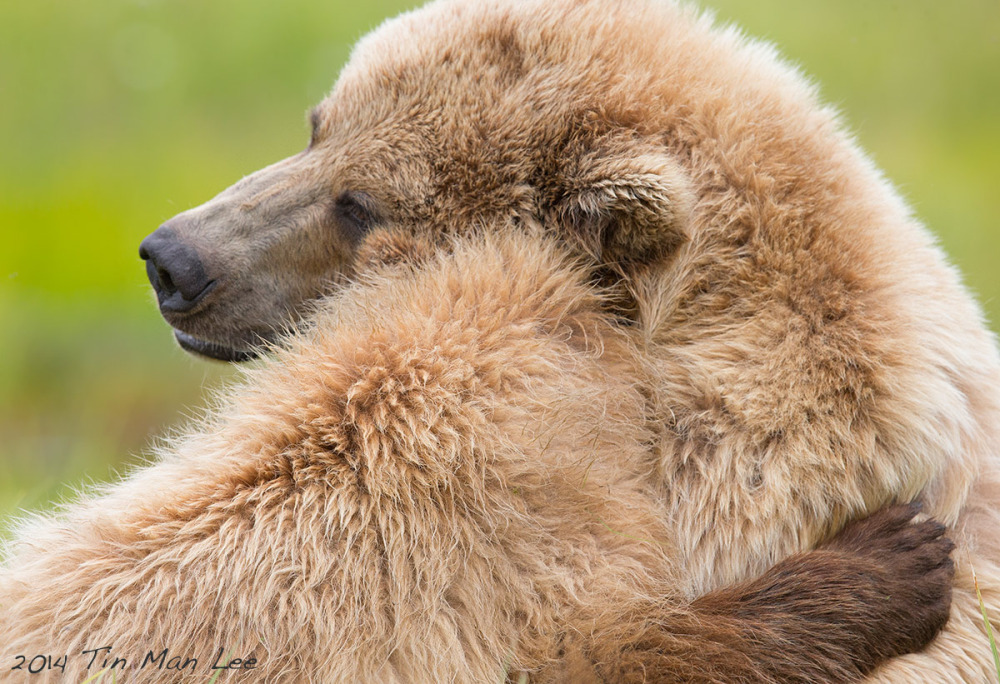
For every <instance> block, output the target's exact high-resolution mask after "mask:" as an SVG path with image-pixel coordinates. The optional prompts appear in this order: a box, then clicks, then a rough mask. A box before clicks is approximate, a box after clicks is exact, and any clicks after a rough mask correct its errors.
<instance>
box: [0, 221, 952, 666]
mask: <svg viewBox="0 0 1000 684" xmlns="http://www.w3.org/2000/svg"><path fill="white" fill-rule="evenodd" d="M510 232H511V235H509V236H508V237H506V238H503V239H499V240H496V239H487V240H485V241H482V240H472V241H471V242H463V243H460V244H458V245H457V246H456V248H455V250H454V252H452V253H451V254H450V255H446V256H442V257H439V258H435V259H431V260H429V261H428V262H426V263H424V264H423V265H422V266H420V267H417V268H410V267H400V268H395V269H390V270H385V271H383V273H382V275H380V276H378V277H375V278H372V279H371V280H370V282H368V283H367V284H360V285H356V286H354V287H352V288H350V289H348V290H347V291H345V292H344V293H342V295H341V296H339V297H337V298H335V299H333V300H331V301H329V302H327V303H326V304H325V306H324V309H323V311H322V312H321V313H320V314H319V315H318V317H317V319H316V321H315V327H314V330H313V331H312V332H311V333H309V334H306V335H302V336H299V337H297V338H294V339H292V340H290V341H289V345H288V346H289V348H288V349H286V350H283V351H280V352H278V355H277V359H275V360H274V361H273V362H271V363H269V364H268V365H265V366H264V367H262V368H259V369H257V370H254V371H252V372H251V373H250V375H249V377H248V379H247V381H246V382H245V384H244V386H243V387H242V389H240V390H239V391H238V392H236V393H235V396H231V397H230V398H229V399H228V404H227V405H226V406H225V407H223V408H221V409H220V410H219V411H218V412H217V413H215V414H214V415H212V416H211V417H210V418H208V419H207V420H206V421H205V422H204V424H203V425H201V426H200V427H199V428H198V429H196V430H195V431H193V432H191V433H190V434H188V435H186V436H184V437H182V438H180V439H178V440H177V442H176V444H175V445H174V446H172V447H170V448H168V449H165V450H164V451H163V452H162V453H161V455H160V459H159V461H158V462H157V463H155V464H153V465H151V466H149V467H146V468H142V469H140V470H138V471H137V472H135V473H133V474H132V476H131V477H129V478H127V479H126V480H125V481H124V482H121V483H119V484H116V485H113V486H111V487H110V488H108V490H107V491H105V492H104V493H103V494H102V495H100V496H98V497H94V498H90V499H86V500H83V501H82V502H80V503H78V504H75V505H73V506H71V507H69V508H68V510H66V511H64V512H63V513H62V514H61V515H60V516H58V517H56V518H53V519H43V518H39V519H36V520H35V521H32V522H28V523H26V524H25V525H24V526H23V527H22V529H21V530H20V533H19V535H18V541H17V542H16V544H15V545H14V546H13V548H11V549H8V555H9V558H8V566H7V567H6V568H5V569H4V570H3V571H2V572H0V595H2V596H3V601H2V602H0V644H2V645H3V658H4V663H3V664H4V668H5V670H6V668H7V667H9V666H10V665H9V664H8V662H7V660H8V659H9V658H10V657H11V656H12V655H13V654H18V653H19V654H28V658H29V659H30V657H31V655H33V654H36V653H53V652H54V653H67V654H70V656H69V660H68V663H67V670H66V672H61V671H47V672H45V673H43V675H42V676H36V677H35V678H33V679H32V681H35V679H45V675H48V677H49V679H51V680H54V681H82V680H83V679H84V678H85V677H87V676H90V675H93V674H95V673H96V672H97V671H98V670H99V669H102V667H104V666H106V665H105V662H106V663H107V665H111V664H112V663H113V662H114V658H116V657H120V658H124V659H126V660H127V661H128V663H129V665H130V666H132V667H135V666H137V665H140V664H142V662H143V661H145V660H146V654H147V652H150V651H151V652H152V653H153V655H154V656H157V655H159V654H160V653H161V652H162V650H163V649H169V654H168V656H167V657H165V658H164V659H163V661H169V659H170V658H171V657H179V658H180V661H181V662H183V661H186V660H187V659H188V658H197V659H198V664H197V666H194V667H193V669H191V668H188V669H184V670H183V671H182V672H177V671H171V670H161V669H158V668H157V667H156V663H148V662H147V664H146V667H145V668H143V669H138V670H136V671H134V672H131V673H129V671H128V669H127V668H126V667H125V666H124V665H121V664H119V665H118V666H116V668H115V669H116V672H120V673H122V674H125V675H126V677H127V679H126V681H164V680H168V679H169V681H191V682H195V681H205V680H206V679H207V678H208V670H207V668H208V665H209V664H210V663H212V662H213V660H214V659H215V658H216V657H217V654H216V651H217V649H219V648H222V649H224V650H225V651H226V653H227V655H229V656H236V657H240V658H242V659H243V660H246V659H248V658H249V657H253V658H255V660H256V663H257V667H256V668H255V669H254V670H252V671H243V672H241V674H242V675H243V676H244V677H245V678H246V679H247V680H253V681H268V682H275V681H288V682H302V681H310V682H387V683H388V682H399V683H404V682H408V683H409V682H470V683H472V682H498V681H502V680H503V679H504V675H505V673H511V674H513V673H516V672H517V671H519V670H522V669H523V670H530V671H532V672H533V673H534V674H533V678H532V681H536V682H545V681H560V682H586V681H605V682H641V681H684V682H704V683H706V684H707V683H708V682H729V683H732V684H737V683H740V682H752V683H761V684H763V683H766V682H830V683H831V684H832V683H835V682H847V681H854V680H856V679H857V678H858V676H859V675H860V674H862V673H865V672H868V671H870V669H871V668H872V667H873V666H874V665H875V664H876V663H878V662H879V661H881V660H882V659H884V658H886V657H889V656H893V655H897V654H900V653H904V652H907V651H910V650H914V649H916V648H919V647H920V646H922V645H923V644H925V643H926V642H927V640H928V639H930V637H931V636H933V634H934V633H935V631H936V630H937V628H939V627H940V625H941V624H942V623H943V621H944V619H946V617H947V615H948V607H949V602H948V598H949V594H950V578H951V570H952V568H951V562H950V560H949V558H948V552H949V551H950V549H951V544H950V542H948V541H946V540H943V539H941V538H940V536H941V533H942V531H943V529H944V528H943V527H942V526H941V525H938V524H936V523H929V522H928V523H921V524H907V523H908V521H909V519H910V518H911V517H912V516H913V514H914V512H915V511H914V509H912V508H907V507H897V508H895V509H890V510H889V511H888V512H887V513H884V514H879V515H877V516H875V517H873V518H871V519H869V520H866V521H863V522H862V523H860V524H855V525H854V526H853V527H851V528H849V529H848V532H847V533H845V534H842V535H840V536H839V537H837V538H836V539H835V540H834V541H833V542H832V543H831V544H829V545H827V546H825V547H824V548H823V549H822V550H821V551H817V552H813V553H810V554H805V555H801V556H797V557H793V558H791V559H789V560H787V561H784V562H782V563H779V564H778V565H777V566H776V567H775V568H772V569H770V570H769V571H768V572H766V573H765V574H764V576H763V577H762V578H760V579H759V580H756V581H753V582H746V583H743V584H738V585H735V586H733V587H728V588H726V589H725V590H723V591H718V592H713V593H709V594H706V595H705V596H703V597H701V598H699V599H698V600H697V601H695V602H694V603H693V604H690V605H686V603H687V602H686V601H685V600H684V598H683V596H682V595H681V592H679V591H678V590H677V587H678V586H684V585H685V584H686V583H687V579H686V578H687V576H688V571H687V570H686V569H685V568H684V567H683V566H682V565H679V564H677V563H676V561H677V559H678V558H679V554H678V547H677V544H678V542H680V543H683V542H684V541H685V536H686V534H687V533H686V530H684V529H678V528H674V527H673V526H672V525H671V524H670V522H669V521H670V516H669V512H668V510H669V503H670V502H669V500H668V499H665V498H664V497H663V496H662V494H661V493H660V482H659V480H660V477H659V474H658V472H657V467H658V463H657V461H656V459H654V458H651V454H650V444H651V443H652V442H653V441H654V440H655V439H656V438H657V437H656V435H655V434H654V433H653V432H652V431H651V430H650V426H649V424H647V422H646V420H645V419H644V416H645V414H646V412H647V411H648V406H647V402H648V399H647V397H646V396H645V395H644V392H643V389H644V387H645V386H646V383H645V381H644V380H645V375H644V370H643V366H642V360H643V358H644V356H645V353H644V352H643V351H642V350H641V347H639V346H637V344H636V342H637V340H636V339H635V336H634V335H633V332H634V331H630V330H622V329H620V328H619V327H618V326H617V325H616V324H615V323H613V322H612V321H610V320H609V319H608V316H607V314H606V312H605V302H603V301H601V299H600V298H599V297H598V296H597V295H596V294H595V291H594V288H593V286H592V285H590V284H588V283H587V280H588V279H589V269H588V268H586V267H584V266H582V265H581V264H580V263H579V262H577V263H573V262H571V261H570V260H568V259H567V258H566V256H565V252H564V250H562V249H561V248H558V247H556V246H555V245H554V243H553V242H552V241H551V240H550V239H543V240H539V239H529V238H524V237H518V236H517V235H516V233H515V232H514V231H510ZM104 646H108V647H111V651H110V652H101V653H99V654H98V657H97V659H96V661H95V662H96V663H97V665H92V664H91V662H90V659H89V656H87V655H81V653H82V652H84V651H87V650H90V649H97V648H100V647H104ZM161 664H163V663H162V662H161ZM591 664H592V665H591ZM87 665H91V667H90V669H89V670H86V669H85V668H86V667H87ZM5 676H6V677H9V678H10V679H11V681H21V680H22V679H23V678H24V677H25V676H27V675H26V674H25V673H24V671H23V670H22V671H21V672H11V671H6V672H5Z"/></svg>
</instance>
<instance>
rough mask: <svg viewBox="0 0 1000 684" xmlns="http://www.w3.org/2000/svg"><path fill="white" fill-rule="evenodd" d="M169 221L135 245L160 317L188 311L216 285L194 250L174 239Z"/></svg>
mask: <svg viewBox="0 0 1000 684" xmlns="http://www.w3.org/2000/svg"><path fill="white" fill-rule="evenodd" d="M174 220H176V219H174ZM172 222H173V220H171V221H168V222H167V223H164V224H163V225H162V226H160V227H159V228H158V229H156V230H155V231H154V232H153V233H151V234H150V235H149V236H147V237H146V239H145V240H143V241H142V244H140V245H139V257H140V258H142V259H143V260H144V261H145V262H146V275H147V276H148V277H149V282H150V283H151V284H152V286H153V289H154V290H155V291H156V299H157V302H158V303H159V305H160V311H161V312H163V313H164V314H167V313H186V312H188V311H190V310H191V309H193V308H194V307H195V306H196V305H197V304H198V303H199V302H201V301H202V300H204V298H205V296H206V295H207V294H208V293H209V292H210V291H211V290H212V289H213V287H214V285H215V283H216V281H215V280H214V279H212V278H210V277H209V276H208V274H206V273H205V267H204V265H203V264H202V261H201V257H200V256H199V255H198V252H197V251H196V250H195V248H194V247H192V246H191V245H189V244H187V243H186V242H184V241H183V240H182V239H180V238H179V237H178V235H177V233H176V231H175V230H174V229H173V227H172V226H171V223H172Z"/></svg>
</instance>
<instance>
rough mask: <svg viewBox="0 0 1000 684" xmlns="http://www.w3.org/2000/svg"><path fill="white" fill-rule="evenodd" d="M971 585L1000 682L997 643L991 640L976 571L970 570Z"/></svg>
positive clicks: (991, 630)
mask: <svg viewBox="0 0 1000 684" xmlns="http://www.w3.org/2000/svg"><path fill="white" fill-rule="evenodd" d="M972 583H973V584H974V585H975V587H976V598H977V599H979V610H981V611H982V613H983V624H985V625H986V636H988V637H989V639H990V648H991V649H992V650H993V665H994V666H995V667H996V670H997V678H998V680H1000V654H998V653H997V642H996V639H994V638H993V626H992V625H991V624H990V617H989V615H987V613H986V604H985V603H984V602H983V595H982V594H981V593H979V578H977V577H976V569H975V568H973V569H972Z"/></svg>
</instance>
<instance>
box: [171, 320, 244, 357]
mask: <svg viewBox="0 0 1000 684" xmlns="http://www.w3.org/2000/svg"><path fill="white" fill-rule="evenodd" d="M174 339H176V340H177V344H179V345H181V349H183V350H184V351H186V352H189V353H191V354H195V355H197V356H203V357H205V358H206V359H214V360H216V361H232V362H236V363H240V362H243V361H250V360H252V359H255V358H257V356H259V355H260V352H259V351H258V350H256V349H234V348H232V347H227V346H226V345H224V344H219V343H217V342H209V341H208V340H201V339H198V338H197V337H194V336H192V335H189V334H187V333H186V332H182V331H180V330H178V329H177V328H174Z"/></svg>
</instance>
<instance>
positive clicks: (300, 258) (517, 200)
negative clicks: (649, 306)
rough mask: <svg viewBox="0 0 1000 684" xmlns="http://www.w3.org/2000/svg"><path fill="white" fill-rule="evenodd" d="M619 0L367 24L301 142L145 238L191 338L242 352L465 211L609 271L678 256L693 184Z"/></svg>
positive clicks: (453, 5)
mask: <svg viewBox="0 0 1000 684" xmlns="http://www.w3.org/2000/svg"><path fill="white" fill-rule="evenodd" d="M625 4H628V3H618V2H602V1H601V0H598V1H597V2H590V3H579V2H569V1H568V0H566V1H565V2H562V1H560V2H548V1H547V0H546V1H544V2H543V1H541V0H539V1H538V2H513V1H510V2H506V1H499V2H481V3H479V2H477V3H467V2H461V1H458V0H443V1H441V2H438V3H435V4H433V5H430V6H428V7H426V8H424V9H422V10H419V11H416V12H412V13H410V14H406V15H403V16H401V17H399V18H397V19H394V20H392V21H390V22H387V23H386V24H384V25H383V26H382V27H381V28H379V29H378V30H377V31H375V32H374V33H373V34H371V35H369V36H368V37H366V38H365V39H363V40H362V41H361V43H360V44H359V45H358V46H357V48H356V49H355V51H354V54H353V56H352V58H351V61H350V63H349V64H348V66H347V67H346V68H345V70H344V71H343V73H342V75H341V77H340V79H339V81H338V82H337V84H336V86H335V87H334V89H333V92H332V93H331V94H330V95H329V96H328V97H327V98H326V99H325V100H324V101H323V102H321V103H320V104H319V105H318V106H317V107H316V108H315V109H314V110H313V111H312V113H311V122H312V137H311V139H310V141H309V144H308V147H306V149H305V150H303V151H302V152H300V153H298V154H296V155H294V156H292V157H290V158H288V159H285V160H283V161H279V162H278V163H276V164H273V165H271V166H268V167H267V168H264V169H261V170H260V171H257V172H256V173H254V174H252V175H250V176H248V177H246V178H244V179H243V180H241V181H239V182H238V183H236V184H235V185H233V186H232V187H231V188H229V189H227V190H225V191H223V192H222V193H221V194H220V195H218V196H217V197H215V198H214V199H212V200H210V201H208V202H206V203H205V204H203V205H201V206H199V207H195V208H194V209H190V210H188V211H185V212H184V213H182V214H179V215H178V216H175V217H174V218H172V219H170V220H169V221H167V222H166V223H164V224H163V225H162V226H161V227H160V228H159V229H158V230H156V231H155V232H154V233H152V234H151V235H149V236H148V237H147V238H146V239H145V240H144V241H143V243H142V245H141V247H140V256H141V257H142V258H143V259H145V261H146V269H147V273H148V275H149V279H150V281H151V282H152V284H153V287H154V288H155V290H156V294H157V298H158V300H159V306H160V311H161V312H162V313H163V316H164V317H165V318H166V320H167V321H168V322H169V323H170V325H171V326H172V327H173V328H174V331H175V335H176V337H177V340H178V341H179V342H180V344H181V346H182V347H184V348H185V349H187V350H188V351H191V352H194V353H197V354H201V355H204V356H208V357H213V358H217V359H225V360H241V359H245V358H249V357H251V356H252V355H253V353H254V352H253V350H254V349H255V348H256V347H257V345H259V344H260V343H262V342H267V341H270V340H272V339H274V338H275V337H277V336H278V335H279V334H280V333H281V332H282V331H284V330H288V329H289V328H294V326H295V325H296V324H297V323H298V322H299V321H300V320H302V318H303V317H304V316H306V314H307V313H308V311H309V309H310V302H312V301H313V300H315V299H317V298H319V297H322V296H323V295H324V294H328V293H330V292H331V291H333V290H334V289H336V288H337V287H338V286H340V285H341V284H342V283H344V282H345V281H346V280H347V279H350V278H352V277H354V276H357V275H359V274H362V273H363V272H364V271H365V270H366V269H370V268H374V267H377V266H378V265H379V264H384V263H386V262H392V261H399V260H406V259H411V258H419V257H420V256H421V255H423V254H426V253H427V251H428V250H434V249H437V248H440V247H442V246H443V245H445V244H446V243H447V239H446V238H447V237H448V235H449V233H453V232H455V231H460V230H468V229H469V228H477V229H483V228H484V227H486V229H489V228H488V227H489V226H491V225H502V226H510V225H518V224H521V225H532V226H542V227H543V228H544V230H547V231H552V232H553V233H554V234H555V235H556V236H557V237H558V238H559V239H560V240H562V241H563V242H564V244H565V245H566V247H567V249H569V250H573V251H574V252H576V253H577V254H578V255H580V256H581V257H583V258H585V259H588V260H590V262H591V263H592V264H593V266H594V271H595V278H603V279H605V280H606V281H614V280H616V279H618V280H627V278H628V277H629V273H630V272H631V271H632V269H635V268H638V267H640V266H645V265H648V264H650V263H658V262H660V261H662V260H665V259H668V258H669V256H670V255H671V254H672V253H673V252H674V250H675V249H676V248H677V247H678V246H679V245H680V244H681V243H682V242H683V241H684V239H685V234H686V220H687V215H688V213H689V211H690V204H691V197H690V195H691V192H690V189H689V181H688V179H687V178H686V176H685V173H684V172H683V170H682V168H681V165H680V163H679V160H678V159H677V158H676V156H675V154H674V153H671V152H670V151H668V147H667V146H666V145H665V144H664V140H665V138H664V135H665V134H664V131H662V130H660V128H659V125H658V124H657V123H656V121H657V119H658V116H659V114H658V112H659V111H660V110H661V109H662V108H663V103H662V102H660V101H658V98H657V97H651V96H649V94H648V92H647V89H646V87H645V86H646V83H645V82H646V81H647V80H649V79H651V78H652V76H651V75H650V74H646V73H644V72H643V68H644V67H643V65H644V64H645V63H646V62H651V61H652V60H654V59H655V57H654V54H655V53H653V52H651V51H650V53H649V54H647V49H646V48H645V47H644V46H643V45H642V42H641V41H639V42H638V43H636V42H635V41H634V40H630V39H628V37H627V35H626V34H628V33H629V32H634V31H636V30H639V27H637V26H636V23H637V22H641V17H639V18H636V17H635V16H634V12H632V13H631V14H630V12H631V10H629V9H628V8H625V7H624V6H623V5H625ZM616 13H620V14H621V16H620V17H617V18H616V17H615V16H613V15H615V14H616ZM598 17H599V19H600V20H599V21H597V20H596V19H597V18H598ZM654 42H655V41H654ZM644 60H645V61H644ZM511 219H513V221H512V220H511ZM504 229H505V230H509V229H510V228H504Z"/></svg>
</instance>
